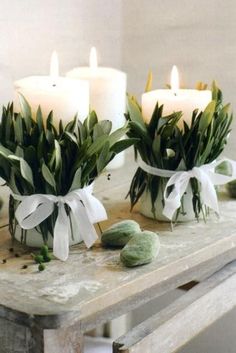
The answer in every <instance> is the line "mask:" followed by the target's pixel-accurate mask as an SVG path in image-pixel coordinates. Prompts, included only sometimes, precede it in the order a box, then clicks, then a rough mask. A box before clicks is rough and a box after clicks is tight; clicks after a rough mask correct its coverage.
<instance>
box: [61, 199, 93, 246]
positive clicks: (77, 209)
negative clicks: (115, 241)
mask: <svg viewBox="0 0 236 353" xmlns="http://www.w3.org/2000/svg"><path fill="white" fill-rule="evenodd" d="M67 203H68V205H69V206H70V208H71V214H72V217H73V224H74V225H75V229H73V233H74V234H75V233H76V232H78V233H79V234H80V236H81V238H82V239H83V241H84V243H85V245H86V246H87V248H90V247H91V246H92V245H93V244H94V242H95V241H96V240H97V239H98V235H97V232H96V230H95V228H94V226H93V224H92V223H91V221H90V219H89V216H88V213H87V212H86V208H85V206H84V205H83V204H82V203H81V202H80V201H78V200H71V201H69V202H67Z"/></svg>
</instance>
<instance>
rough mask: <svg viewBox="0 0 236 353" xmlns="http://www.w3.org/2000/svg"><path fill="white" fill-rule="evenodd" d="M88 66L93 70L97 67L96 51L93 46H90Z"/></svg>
mask: <svg viewBox="0 0 236 353" xmlns="http://www.w3.org/2000/svg"><path fill="white" fill-rule="evenodd" d="M89 66H90V68H91V69H93V70H95V69H96V68H97V67H98V60H97V51H96V48H95V47H92V48H91V49H90V55H89Z"/></svg>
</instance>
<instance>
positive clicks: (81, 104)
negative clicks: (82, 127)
mask: <svg viewBox="0 0 236 353" xmlns="http://www.w3.org/2000/svg"><path fill="white" fill-rule="evenodd" d="M58 67H59V65H58V57H57V54H56V52H54V53H53V54H52V58H51V66H50V76H30V77H26V78H23V79H21V80H18V81H15V82H14V88H15V100H14V106H15V110H16V111H19V109H20V107H19V93H20V94H22V95H23V96H24V97H25V98H26V100H27V101H28V102H29V104H30V106H31V109H32V113H33V114H34V115H35V113H36V111H37V109H38V106H39V105H40V107H41V109H42V113H43V116H44V119H45V118H46V117H47V115H48V114H49V113H50V111H53V117H54V124H55V125H56V126H57V125H58V123H59V120H62V121H63V124H64V125H66V124H67V123H68V122H69V121H70V120H72V119H73V118H74V116H75V115H76V114H78V118H79V119H80V120H81V121H83V120H84V119H85V118H86V117H87V115H88V113H89V83H88V82H86V81H85V80H75V79H72V78H71V79H70V78H66V77H60V76H59V68H58Z"/></svg>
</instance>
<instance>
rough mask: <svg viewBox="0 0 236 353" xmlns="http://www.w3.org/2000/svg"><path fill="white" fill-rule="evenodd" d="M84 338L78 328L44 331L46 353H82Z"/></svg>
mask: <svg viewBox="0 0 236 353" xmlns="http://www.w3.org/2000/svg"><path fill="white" fill-rule="evenodd" d="M83 348H84V342H83V337H81V336H80V335H79V330H78V328H77V327H70V328H67V329H61V330H44V353H82V352H83Z"/></svg>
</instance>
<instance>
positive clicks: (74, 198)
mask: <svg viewBox="0 0 236 353" xmlns="http://www.w3.org/2000/svg"><path fill="white" fill-rule="evenodd" d="M13 197H14V198H15V199H16V200H18V201H21V203H20V205H19V206H18V207H17V210H16V213H15V215H16V219H17V221H18V223H19V225H20V226H21V228H23V229H32V228H35V227H37V226H38V225H39V224H40V223H41V222H43V221H44V220H45V219H46V218H48V217H49V216H50V215H51V214H52V213H53V211H54V208H55V205H56V206H57V207H58V215H57V219H56V222H55V226H54V231H53V254H54V255H55V256H56V257H57V258H58V259H60V260H62V261H66V260H67V258H68V256H69V240H70V238H71V232H73V233H74V234H77V236H78V235H79V236H80V237H81V239H83V241H84V242H85V245H86V246H87V247H88V248H89V247H91V246H92V245H93V243H94V242H95V241H96V239H97V237H98V236H97V232H96V230H95V228H94V225H93V224H94V223H97V222H99V221H103V220H105V219H107V213H106V210H105V208H104V206H103V205H102V203H101V202H100V201H99V200H98V199H97V198H96V197H94V196H93V195H92V186H91V185H90V186H87V187H84V188H83V189H78V190H74V191H71V192H69V193H68V194H67V195H65V196H55V195H47V194H34V195H30V196H21V195H15V194H14V195H13ZM66 206H68V207H69V210H70V215H69V214H68V211H67V207H66Z"/></svg>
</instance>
